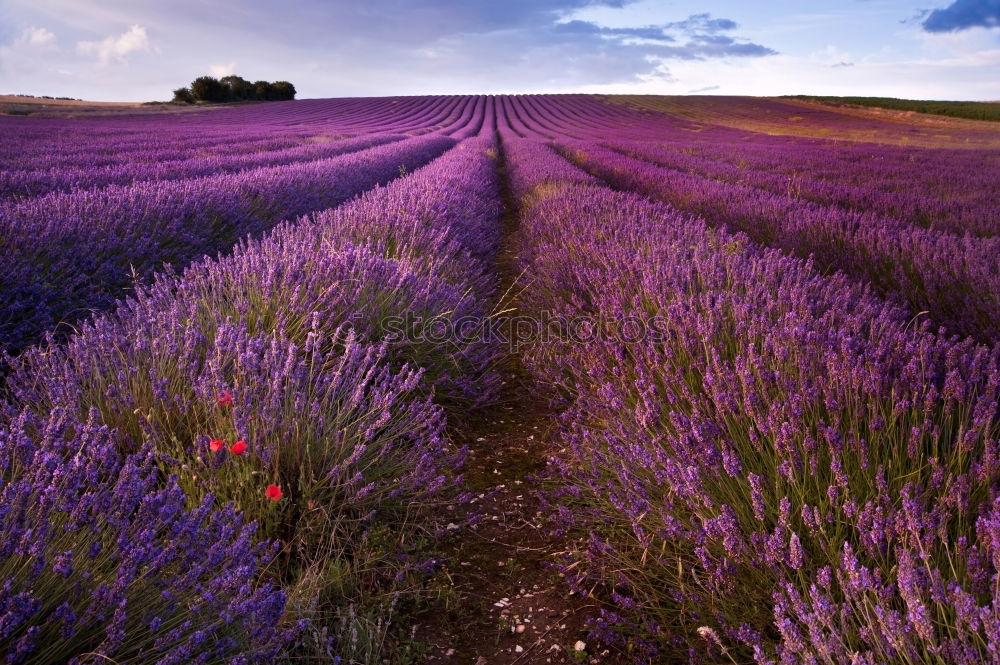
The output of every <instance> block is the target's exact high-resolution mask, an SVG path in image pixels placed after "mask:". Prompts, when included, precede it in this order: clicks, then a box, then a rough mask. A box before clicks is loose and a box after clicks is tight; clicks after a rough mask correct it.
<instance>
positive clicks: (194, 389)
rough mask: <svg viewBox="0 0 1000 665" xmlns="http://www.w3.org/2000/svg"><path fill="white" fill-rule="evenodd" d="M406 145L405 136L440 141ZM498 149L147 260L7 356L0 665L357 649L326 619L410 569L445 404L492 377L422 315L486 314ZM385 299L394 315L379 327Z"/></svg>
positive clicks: (446, 484) (440, 488)
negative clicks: (116, 293) (57, 336)
mask: <svg viewBox="0 0 1000 665" xmlns="http://www.w3.org/2000/svg"><path fill="white" fill-rule="evenodd" d="M486 131H487V133H489V132H491V130H490V128H489V126H487V128H486ZM421 141H422V143H419V144H417V145H416V146H413V147H411V152H412V153H414V154H415V153H417V152H420V151H423V152H422V153H421V154H427V151H428V150H431V149H433V151H435V152H438V153H440V152H441V151H442V150H444V149H445V148H448V146H449V145H452V144H453V143H454V142H453V141H446V140H445V139H433V138H429V139H421ZM493 145H494V144H493V142H492V140H491V139H489V138H484V139H469V140H466V141H463V142H461V143H459V144H458V145H456V146H454V147H452V148H450V149H449V150H448V151H447V152H445V153H444V155H443V156H441V157H438V158H437V159H436V160H435V161H433V162H431V163H430V164H429V165H428V166H425V167H423V168H420V169H418V170H417V171H415V172H414V173H413V174H412V175H409V176H408V177H405V178H402V179H399V180H396V181H394V182H393V183H392V184H390V185H388V186H387V187H385V188H381V187H380V188H376V189H374V190H371V191H369V192H367V193H365V194H364V195H362V196H361V197H360V198H358V199H357V200H356V201H353V202H351V203H349V204H347V205H345V206H341V207H339V208H333V209H329V210H326V211H323V212H320V213H316V214H314V215H312V216H311V217H308V218H302V219H300V220H298V221H296V222H294V223H292V222H287V223H283V224H281V225H279V226H278V227H277V228H275V229H274V230H272V231H271V232H269V233H267V234H266V235H265V236H264V237H263V238H261V239H258V240H254V239H246V240H243V241H241V242H240V243H239V244H238V246H237V247H236V248H235V249H234V251H233V252H232V253H231V254H228V255H226V256H222V257H220V258H204V259H202V260H200V261H198V262H196V263H195V264H193V265H191V266H190V267H189V268H188V269H187V270H185V271H184V272H183V273H182V274H180V275H173V274H171V273H162V274H160V275H158V276H157V277H156V279H155V281H154V282H153V283H152V284H151V285H150V286H145V287H139V288H138V289H137V290H136V291H135V293H134V294H133V296H132V297H130V298H129V299H128V300H126V301H123V302H121V303H120V304H118V305H117V307H116V308H115V309H114V311H113V312H112V313H110V314H106V315H103V316H99V317H97V318H95V319H93V320H90V321H87V322H85V323H84V324H82V326H81V328H80V330H79V332H78V333H76V334H75V335H74V336H73V337H72V338H71V339H70V340H69V341H68V342H67V343H65V344H49V345H46V346H40V347H36V348H32V349H28V350H26V351H25V352H24V353H22V354H21V355H20V356H19V357H18V358H16V359H12V360H11V373H10V376H9V377H8V379H7V392H8V402H7V404H6V405H5V407H4V410H5V414H4V419H5V426H4V428H3V434H2V435H0V494H2V497H3V498H2V501H0V505H3V506H4V510H3V511H2V512H0V530H2V531H3V532H4V533H5V538H4V540H3V543H2V544H0V588H2V589H3V590H4V593H3V594H0V654H3V656H2V658H3V659H4V661H5V662H11V663H17V662H32V663H65V662H90V661H93V660H94V659H96V658H100V659H101V660H102V661H107V660H109V659H113V660H115V661H117V662H130V663H132V662H135V663H145V662H148V663H173V662H177V663H182V662H213V663H215V662H218V663H222V662H227V663H229V662H233V663H237V662H241V663H242V662H270V661H271V660H273V658H274V656H275V654H276V653H278V652H279V651H283V652H285V653H286V655H287V650H288V649H289V648H291V647H292V644H293V643H295V642H298V643H299V644H300V647H298V648H302V646H301V644H302V643H304V642H305V643H309V648H310V649H311V651H310V653H311V654H313V655H315V654H326V655H327V656H328V657H330V658H333V657H334V656H335V655H343V652H344V651H345V650H347V649H349V648H350V646H351V645H350V644H349V642H350V641H351V640H350V639H349V637H350V636H347V637H345V639H344V640H338V639H336V638H337V636H336V635H334V633H332V632H329V631H328V628H329V626H330V625H331V624H335V623H336V620H337V619H338V618H343V615H344V614H345V613H346V612H347V611H348V610H349V609H350V608H349V606H350V604H351V603H352V602H358V601H359V600H361V599H363V598H364V597H367V596H372V595H377V594H378V593H379V591H380V590H381V591H382V592H384V591H385V588H386V587H387V586H389V587H392V586H393V585H402V584H405V582H406V580H407V579H409V578H410V577H411V576H413V575H416V574H418V573H419V571H420V570H421V568H422V566H424V565H425V563H424V562H421V561H418V560H410V559H409V558H408V555H407V551H408V547H409V543H410V541H411V540H412V539H413V538H414V537H415V536H416V535H417V532H418V531H420V530H421V529H424V530H426V529H427V528H429V527H427V526H426V525H424V526H421V525H422V522H421V521H420V520H414V517H415V516H417V515H419V514H420V512H421V511H422V510H423V508H422V506H425V505H426V504H428V503H430V502H434V501H437V500H440V497H442V496H445V495H446V494H447V493H448V492H450V491H452V490H451V488H452V487H453V484H454V481H455V477H454V469H455V468H457V467H458V466H460V464H461V459H462V457H463V454H462V451H460V450H455V449H454V448H453V447H452V446H451V444H450V443H449V442H448V440H447V439H446V438H445V437H444V435H443V427H444V423H445V417H446V415H447V413H448V412H462V411H464V410H466V409H468V408H471V407H473V406H475V405H476V404H479V403H481V402H482V401H484V400H485V401H488V400H490V399H491V398H492V395H493V394H494V393H495V390H496V385H497V377H496V375H495V373H494V371H493V365H494V364H495V360H496V356H497V354H496V351H495V350H494V349H493V348H492V347H491V346H489V345H488V344H487V343H486V342H484V341H477V340H464V339H462V340H453V339H447V340H441V339H439V338H437V337H435V336H430V335H425V334H423V333H424V332H425V331H424V328H425V327H427V326H430V325H432V324H435V325H437V324H440V323H441V322H445V323H447V322H448V321H451V320H453V319H457V318H460V317H473V318H476V319H482V318H484V317H485V315H486V314H487V312H486V311H485V310H484V307H485V305H484V303H486V302H488V296H489V295H490V293H491V292H492V291H493V289H494V284H493V281H492V277H491V273H490V271H489V262H490V260H491V258H492V254H493V253H494V252H495V248H496V246H497V242H498V239H497V235H496V234H497V230H498V228H499V225H498V216H499V204H498V185H497V176H496V168H495V164H494V162H493V156H494V155H495V150H494V147H493ZM386 147H390V146H386ZM376 150H378V149H376ZM397 154H398V153H397ZM430 156H433V154H431V155H429V156H428V157H425V158H424V161H426V159H427V158H429V157H430ZM410 159H411V160H412V159H415V157H414V156H413V155H412V154H411V155H410ZM409 163H410V164H413V163H412V161H411V162H409ZM407 313H409V314H410V315H411V316H410V317H405V316H403V315H405V314H407ZM414 313H416V314H418V315H419V316H417V317H414V316H413V314H414ZM393 316H399V317H401V318H403V319H404V320H405V321H407V322H408V323H407V327H406V328H405V329H403V330H402V331H390V330H387V329H386V321H388V320H390V317H393ZM391 332H394V334H390V333H391ZM242 515H246V516H247V519H253V520H254V521H255V525H248V524H246V523H245V522H244V519H245V518H244V517H242ZM7 534H9V537H7ZM269 542H270V543H274V545H273V547H272V546H271V545H268V543H269ZM275 548H277V549H275ZM265 570H266V572H265ZM338 571H339V572H338ZM331 575H332V577H331ZM264 580H272V583H268V582H266V581H264ZM278 583H280V587H281V588H279V587H278V586H276V584H278ZM351 589H353V591H348V590H351Z"/></svg>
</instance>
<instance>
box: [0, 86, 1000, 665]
mask: <svg viewBox="0 0 1000 665" xmlns="http://www.w3.org/2000/svg"><path fill="white" fill-rule="evenodd" d="M781 118H798V120H796V121H794V122H791V121H789V122H782V121H781V120H780V119H781ZM0 350H2V352H3V356H2V361H0V381H2V389H0V663H2V664H3V665H15V664H22V663H23V664H53V665H56V664H63V663H74V664H80V665H83V664H85V663H87V664H89V663H95V664H96V663H122V664H124V663H129V664H130V665H131V664H133V663H134V664H147V663H148V664H150V665H152V664H157V665H161V664H162V665H166V664H168V663H227V664H233V665H237V664H239V665H243V664H249V663H294V662H310V663H312V662H316V663H393V664H403V663H424V662H435V663H468V664H469V665H473V664H478V665H492V664H493V663H501V664H508V665H510V664H514V663H520V664H521V665H525V664H529V663H531V664H533V663H539V664H541V663H559V662H565V663H572V662H588V663H650V664H652V663H665V664H670V663H706V664H722V663H736V664H741V665H742V664H750V663H755V664H757V665H800V664H801V665H813V664H829V665H834V664H837V665H839V664H847V663H850V664H852V665H876V664H882V663H887V664H888V663H891V664H899V665H915V664H918V663H937V664H942V665H943V664H948V665H951V664H954V665H973V664H978V663H1000V125H997V124H996V123H987V122H979V121H968V120H957V119H939V120H937V121H935V122H934V123H929V122H924V121H922V120H921V119H919V118H916V119H914V118H910V117H886V116H885V115H880V114H877V113H874V112H868V111H863V110H857V109H844V108H839V107H829V106H824V105H822V104H820V103H815V102H806V101H801V100H794V101H793V100H780V99H766V98H739V97H715V98H711V99H708V98H698V97H687V98H684V97H678V98H657V97H637V96H636V97H624V96H621V97H616V96H599V95H582V94H581V95H569V94H567V95H496V96H483V95H480V96H475V95H473V96H427V97H379V98H375V97H373V98H337V99H315V100H304V101H291V102H269V103H263V104H249V105H236V106H232V107H230V108H223V109H213V110H211V111H205V112H197V111H192V112H189V113H183V114H162V115H160V114H143V115H130V114H127V113H126V114H118V115H113V116H104V117H102V116H94V117H81V118H73V117H53V118H45V117H14V116H9V117H8V116H0ZM477 659H478V660H477Z"/></svg>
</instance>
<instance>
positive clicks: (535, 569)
mask: <svg viewBox="0 0 1000 665" xmlns="http://www.w3.org/2000/svg"><path fill="white" fill-rule="evenodd" d="M509 203H510V201H509V197H508V211H509V210H510V209H511V206H510V205H509ZM503 226H504V240H503V244H502V246H501V251H500V256H499V257H498V262H497V270H498V272H499V274H500V277H501V288H502V289H504V290H508V293H510V292H513V291H515V290H516V288H520V287H519V286H518V285H516V282H517V281H518V280H517V271H516V267H515V256H514V251H515V250H514V247H515V246H516V234H517V232H518V229H517V218H516V216H515V215H513V214H512V213H510V212H508V213H507V214H506V215H505V216H504V219H503ZM521 287H523V285H521ZM452 436H453V438H454V440H455V441H456V443H458V444H459V445H467V446H468V447H469V449H470V450H471V456H470V459H469V463H468V466H467V468H466V469H465V470H464V477H465V484H466V489H467V491H469V492H472V493H473V500H472V502H471V503H470V505H468V506H465V507H462V508H461V509H460V511H459V513H458V514H457V515H456V517H457V518H468V517H472V516H475V517H478V520H477V521H476V523H475V524H474V525H473V526H472V527H470V528H466V529H456V530H455V531H454V532H453V534H454V535H452V536H450V537H447V538H446V539H445V540H444V541H443V542H442V543H441V544H440V547H441V550H442V552H443V554H444V555H445V557H446V561H447V563H446V564H445V565H444V570H443V574H444V575H445V576H446V577H447V579H448V581H449V582H450V584H451V589H452V590H453V592H454V596H453V598H452V600H451V602H450V603H449V605H450V607H448V609H447V610H446V611H444V612H443V613H442V614H441V615H440V616H439V617H438V621H439V622H440V623H439V624H438V621H435V624H437V625H435V626H434V627H433V629H432V631H431V633H432V634H433V635H434V636H433V637H431V636H430V635H425V636H424V639H425V640H426V641H427V642H428V643H430V644H432V645H433V648H432V650H431V654H430V655H429V658H428V660H427V662H428V663H447V664H452V663H454V664H462V665H542V664H545V665H548V664H555V663H602V664H607V665H615V664H616V663H622V662H625V661H624V659H623V658H621V656H620V655H619V654H617V653H616V652H614V651H612V650H610V649H607V648H605V647H604V646H602V645H599V644H595V643H592V642H591V641H590V640H588V638H587V634H586V633H587V630H586V621H587V618H588V616H589V615H591V614H593V613H594V612H595V611H596V609H597V605H596V603H595V602H594V601H593V600H591V599H588V598H582V597H580V596H579V595H577V594H571V593H570V591H569V587H568V586H567V585H566V584H565V583H564V582H563V580H562V579H560V577H561V575H560V573H559V572H558V571H557V570H555V569H554V568H553V566H552V564H553V563H555V562H556V561H557V560H558V558H559V555H560V554H561V553H562V552H564V551H565V550H566V549H567V544H568V541H567V536H560V535H556V534H554V533H552V528H551V524H549V523H548V522H547V520H546V519H545V518H544V516H543V514H542V500H541V494H542V492H544V491H545V487H544V478H545V475H546V470H547V466H548V463H549V457H550V455H552V454H553V453H554V452H556V451H557V446H558V443H557V432H556V413H555V411H554V410H553V408H552V407H551V406H550V399H549V395H547V394H546V392H545V390H544V388H542V387H540V386H538V385H536V384H535V383H534V382H533V381H532V378H531V377H530V376H529V374H528V373H527V372H526V371H525V369H524V367H523V365H522V364H521V362H520V358H518V357H517V356H516V355H515V356H512V357H511V358H510V359H509V366H508V367H507V368H505V384H504V389H503V391H502V394H501V398H500V400H499V402H498V404H497V405H495V406H494V407H491V408H490V409H487V410H485V411H484V412H483V413H481V414H479V416H478V418H477V419H475V420H472V421H470V422H466V423H462V424H461V426H459V427H456V428H455V429H454V431H453V432H452ZM456 522H461V519H457V520H456Z"/></svg>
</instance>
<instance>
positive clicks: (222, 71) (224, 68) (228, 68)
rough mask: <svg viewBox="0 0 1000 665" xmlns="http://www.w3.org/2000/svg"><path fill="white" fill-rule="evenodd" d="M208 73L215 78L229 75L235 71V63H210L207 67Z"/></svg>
mask: <svg viewBox="0 0 1000 665" xmlns="http://www.w3.org/2000/svg"><path fill="white" fill-rule="evenodd" d="M208 73H209V74H211V75H212V76H214V77H215V78H222V77H223V76H230V75H232V74H235V73H236V63H235V62H229V63H226V64H223V65H211V66H210V67H209V68H208Z"/></svg>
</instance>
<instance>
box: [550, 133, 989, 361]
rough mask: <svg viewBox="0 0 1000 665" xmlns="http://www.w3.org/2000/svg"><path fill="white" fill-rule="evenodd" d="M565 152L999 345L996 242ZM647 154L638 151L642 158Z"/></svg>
mask: <svg viewBox="0 0 1000 665" xmlns="http://www.w3.org/2000/svg"><path fill="white" fill-rule="evenodd" d="M560 145H561V147H562V150H563V152H564V154H566V155H568V156H569V157H570V158H571V159H573V160H574V161H575V162H576V163H577V164H579V165H581V166H584V167H585V168H587V169H588V170H590V171H591V172H592V173H594V174H596V175H598V176H600V177H601V178H603V179H604V180H606V181H607V182H608V183H610V184H611V185H613V186H615V187H617V188H620V189H623V190H627V191H635V192H639V193H642V194H645V195H647V196H651V197H653V198H656V199H659V200H662V201H665V202H667V203H670V204H671V205H673V206H675V207H677V208H679V209H682V210H687V211H691V212H693V213H695V214H698V215H700V216H703V217H704V218H705V219H706V220H708V221H710V222H712V223H713V224H716V225H719V226H722V227H724V228H729V229H731V230H735V231H742V232H744V233H746V234H747V235H748V236H749V237H750V238H752V239H753V240H754V241H756V242H759V243H761V244H763V245H769V246H775V247H780V248H781V249H783V250H786V251H788V252H790V253H792V254H795V255H798V256H800V257H803V258H807V257H810V256H812V257H814V259H815V261H816V262H817V264H818V265H819V266H820V268H821V269H824V270H829V269H833V270H841V271H843V272H845V273H847V274H848V275H851V276H853V277H855V278H857V279H858V280H860V281H863V282H866V283H868V284H871V285H872V286H874V287H875V288H876V289H877V290H879V291H880V292H881V293H883V294H885V295H887V296H888V297H890V298H893V299H895V300H898V301H899V302H901V303H905V304H906V305H907V306H908V307H909V308H910V309H911V311H912V312H914V313H918V312H928V313H929V314H930V317H931V320H932V321H934V322H935V323H936V324H939V325H944V326H946V327H947V328H948V329H949V331H951V332H952V333H956V334H961V335H971V336H974V337H976V338H977V339H979V340H981V341H984V342H989V343H992V342H994V341H997V340H1000V238H998V237H983V238H975V237H971V236H968V235H954V234H951V233H944V232H939V231H934V230H931V229H925V228H920V227H916V226H912V225H909V224H906V223H904V222H900V221H898V220H893V219H887V218H885V217H881V216H879V215H876V214H872V213H869V212H859V211H853V210H845V209H843V208H840V207H836V206H826V205H820V204H817V203H813V202H810V201H803V200H800V199H799V198H797V197H795V196H791V195H788V194H780V193H773V192H770V191H767V190H765V189H760V188H757V187H752V186H748V185H744V184H735V183H730V182H726V181H722V180H715V179H712V178H708V177H703V176H700V175H694V174H691V173H685V172H682V171H677V170H673V169H667V168H663V167H660V166H656V165H654V164H650V163H648V162H645V161H642V160H639V159H635V158H633V157H629V156H627V155H625V154H622V153H621V152H618V151H615V150H610V149H608V148H604V147H602V146H600V145H599V144H595V143H591V142H564V143H562V144H560ZM640 151H641V152H645V151H644V150H640Z"/></svg>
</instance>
